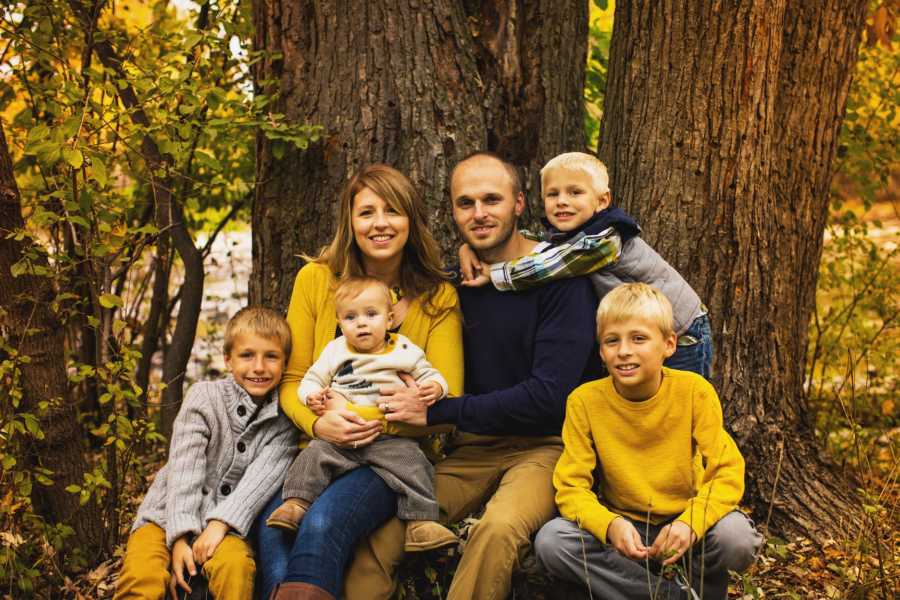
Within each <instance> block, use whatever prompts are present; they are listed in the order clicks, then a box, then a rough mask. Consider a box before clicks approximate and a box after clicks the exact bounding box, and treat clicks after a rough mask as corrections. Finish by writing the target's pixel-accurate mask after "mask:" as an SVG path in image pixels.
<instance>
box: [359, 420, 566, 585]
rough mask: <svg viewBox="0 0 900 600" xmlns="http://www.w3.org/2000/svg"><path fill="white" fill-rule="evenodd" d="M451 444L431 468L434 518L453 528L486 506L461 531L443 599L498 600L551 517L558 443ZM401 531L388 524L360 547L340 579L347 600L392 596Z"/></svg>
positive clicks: (467, 437)
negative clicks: (465, 532) (460, 547)
mask: <svg viewBox="0 0 900 600" xmlns="http://www.w3.org/2000/svg"><path fill="white" fill-rule="evenodd" d="M454 445H455V449H454V450H453V451H452V452H451V453H450V455H449V456H448V457H447V458H446V459H444V460H443V461H441V462H440V463H438V464H437V466H436V467H435V478H434V483H435V489H436V491H437V499H438V503H439V504H440V506H441V513H442V515H441V516H442V519H443V520H444V521H446V522H455V521H459V520H460V519H462V518H464V517H466V516H468V515H470V514H472V513H474V512H476V511H478V509H479V508H480V507H481V506H482V505H483V504H484V501H485V499H487V498H490V499H489V500H488V501H487V504H486V506H485V510H484V514H483V515H482V517H481V520H480V521H479V522H478V523H477V524H476V525H474V526H472V528H471V529H470V531H469V538H468V541H467V542H466V546H465V552H464V553H463V555H462V559H461V560H460V562H459V567H458V568H457V570H456V574H455V575H454V577H453V583H452V584H451V586H450V590H449V592H448V595H447V598H448V600H469V599H479V600H480V599H485V600H487V599H492V598H498V599H501V598H506V596H507V595H509V591H510V588H511V577H512V572H513V568H514V567H515V566H516V563H517V562H518V560H519V558H520V556H521V554H522V552H523V551H524V550H525V549H526V548H527V547H528V545H529V543H530V539H531V536H532V535H533V534H534V533H535V532H536V531H537V530H538V529H540V528H541V526H542V525H543V524H544V523H546V522H547V521H549V520H550V519H551V518H553V517H554V516H555V514H556V504H555V503H554V500H553V497H554V492H553V484H552V475H553V469H554V467H555V466H556V461H557V460H558V459H559V455H560V454H561V452H562V440H561V439H560V438H558V437H542V438H529V437H504V438H496V437H486V436H474V435H471V434H460V435H458V436H457V438H456V440H454ZM491 494H493V495H491ZM404 528H405V523H403V522H402V521H399V520H398V519H392V520H391V521H388V523H387V524H386V525H384V526H383V527H382V528H381V529H379V530H378V531H376V532H375V533H374V534H372V536H371V537H369V538H368V539H367V540H363V541H362V542H360V544H359V546H358V547H357V551H356V556H355V558H354V560H353V563H352V564H351V566H350V569H349V571H348V572H347V577H346V581H345V589H344V595H345V597H346V599H347V600H363V599H370V598H385V599H386V598H390V596H391V595H392V594H393V593H394V590H395V589H396V582H395V580H394V571H395V570H396V567H397V566H398V565H399V564H400V561H401V560H402V559H403V541H404V534H405V529H404Z"/></svg>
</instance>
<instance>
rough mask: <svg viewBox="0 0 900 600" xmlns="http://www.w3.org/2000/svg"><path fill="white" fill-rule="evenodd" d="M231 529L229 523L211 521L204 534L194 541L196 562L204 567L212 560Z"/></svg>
mask: <svg viewBox="0 0 900 600" xmlns="http://www.w3.org/2000/svg"><path fill="white" fill-rule="evenodd" d="M229 529H231V527H229V526H228V524H227V523H223V522H222V521H217V520H215V519H213V520H211V521H210V522H209V523H208V524H207V525H206V529H204V530H203V533H201V534H200V535H199V536H198V537H197V539H196V540H194V546H193V548H194V562H196V563H197V564H198V565H202V564H203V563H205V562H206V561H208V560H209V559H211V558H212V555H213V554H214V553H215V551H216V548H218V547H219V544H221V543H222V540H224V539H225V534H226V533H228V530H229Z"/></svg>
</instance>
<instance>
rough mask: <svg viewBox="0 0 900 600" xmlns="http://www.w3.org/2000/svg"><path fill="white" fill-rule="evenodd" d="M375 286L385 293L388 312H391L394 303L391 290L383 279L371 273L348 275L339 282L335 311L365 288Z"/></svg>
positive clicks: (335, 294)
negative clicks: (356, 275)
mask: <svg viewBox="0 0 900 600" xmlns="http://www.w3.org/2000/svg"><path fill="white" fill-rule="evenodd" d="M373 287H374V288H378V291H379V292H380V293H381V294H382V295H383V297H384V305H385V307H386V308H387V310H388V312H390V310H391V307H392V306H393V304H394V303H393V300H392V299H391V291H390V290H389V289H388V286H387V285H386V284H385V283H384V282H383V281H381V280H380V279H377V278H375V277H371V276H369V275H362V276H359V277H347V278H346V279H342V280H341V281H339V282H338V284H337V287H336V288H335V290H334V308H335V311H338V310H340V307H341V305H342V304H344V303H345V302H347V301H349V300H353V299H354V298H356V297H357V296H359V295H360V294H362V293H363V292H364V291H365V290H367V289H369V288H373Z"/></svg>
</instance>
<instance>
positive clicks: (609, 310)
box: [597, 283, 675, 341]
mask: <svg viewBox="0 0 900 600" xmlns="http://www.w3.org/2000/svg"><path fill="white" fill-rule="evenodd" d="M633 318H639V319H646V320H647V321H650V322H651V323H653V324H654V325H656V326H657V327H659V330H660V331H661V332H662V334H663V337H669V336H670V335H672V334H673V333H675V323H674V320H673V319H672V305H671V304H669V300H668V299H667V298H666V297H665V296H664V295H663V293H662V292H660V291H659V290H658V289H656V288H655V287H653V286H650V285H647V284H646V283H623V284H622V285H620V286H618V287H616V288H614V289H613V290H612V291H611V292H609V293H608V294H606V296H604V297H603V300H601V301H600V306H599V307H598V308H597V339H598V341H599V339H600V335H601V333H602V331H603V326H604V325H605V324H608V323H619V322H621V321H625V320H627V319H633Z"/></svg>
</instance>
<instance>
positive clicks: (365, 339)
mask: <svg viewBox="0 0 900 600" xmlns="http://www.w3.org/2000/svg"><path fill="white" fill-rule="evenodd" d="M337 315H338V323H339V324H340V326H341V333H342V334H344V337H346V338H347V341H348V342H350V345H351V346H353V348H354V349H355V350H356V351H357V352H378V351H379V350H381V349H382V348H383V347H384V342H385V334H386V333H387V330H388V329H390V327H391V323H392V315H391V310H390V307H389V306H388V305H387V302H386V301H385V296H384V294H383V293H382V292H381V290H379V289H378V288H376V287H370V288H366V289H364V290H363V291H362V292H360V293H359V295H358V296H356V297H355V298H351V299H349V300H345V301H344V302H342V303H341V305H340V306H338V307H337Z"/></svg>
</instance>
